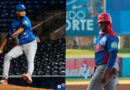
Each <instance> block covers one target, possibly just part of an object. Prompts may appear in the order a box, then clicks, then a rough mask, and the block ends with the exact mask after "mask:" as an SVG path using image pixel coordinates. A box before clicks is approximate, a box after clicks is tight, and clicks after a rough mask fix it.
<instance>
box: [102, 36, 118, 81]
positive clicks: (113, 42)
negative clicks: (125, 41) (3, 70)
mask: <svg viewBox="0 0 130 90" xmlns="http://www.w3.org/2000/svg"><path fill="white" fill-rule="evenodd" d="M108 40H109V41H108V48H109V53H110V55H109V59H108V62H107V66H106V69H105V70H104V73H103V75H102V77H101V82H102V83H105V82H106V79H107V77H108V75H109V74H110V73H112V69H113V66H114V64H115V62H116V58H117V53H118V42H119V40H118V38H116V37H111V38H109V39H108Z"/></svg>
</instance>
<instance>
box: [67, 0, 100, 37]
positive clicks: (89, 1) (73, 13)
mask: <svg viewBox="0 0 130 90" xmlns="http://www.w3.org/2000/svg"><path fill="white" fill-rule="evenodd" d="M101 11H102V10H101V1H100V0H67V3H66V35H67V36H94V35H97V34H98V31H99V27H98V23H97V16H98V14H99V13H101Z"/></svg>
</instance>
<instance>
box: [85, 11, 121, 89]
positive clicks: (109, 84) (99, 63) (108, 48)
mask: <svg viewBox="0 0 130 90" xmlns="http://www.w3.org/2000/svg"><path fill="white" fill-rule="evenodd" d="M98 25H99V28H100V32H99V36H98V38H97V40H96V47H95V64H96V70H95V72H94V74H93V76H92V79H91V81H90V84H89V86H88V88H87V90H116V84H117V81H116V80H117V78H118V75H117V74H118V73H117V68H116V67H115V66H117V65H116V58H117V53H118V42H119V39H118V37H117V35H116V33H115V32H114V31H113V30H112V19H111V16H110V15H109V14H108V13H101V14H99V16H98Z"/></svg>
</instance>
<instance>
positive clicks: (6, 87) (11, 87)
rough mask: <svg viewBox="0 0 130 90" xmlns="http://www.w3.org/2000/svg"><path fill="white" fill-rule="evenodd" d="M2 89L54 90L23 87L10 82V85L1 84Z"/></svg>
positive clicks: (0, 88)
mask: <svg viewBox="0 0 130 90" xmlns="http://www.w3.org/2000/svg"><path fill="white" fill-rule="evenodd" d="M0 90H52V89H43V88H32V87H22V86H15V85H9V84H8V85H0Z"/></svg>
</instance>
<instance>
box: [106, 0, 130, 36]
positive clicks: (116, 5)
mask: <svg viewBox="0 0 130 90" xmlns="http://www.w3.org/2000/svg"><path fill="white" fill-rule="evenodd" d="M129 4H130V0H106V11H107V12H108V13H109V14H110V15H111V16H112V24H113V30H114V31H115V32H116V33H117V34H118V35H130V24H129V22H130V5H129Z"/></svg>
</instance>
